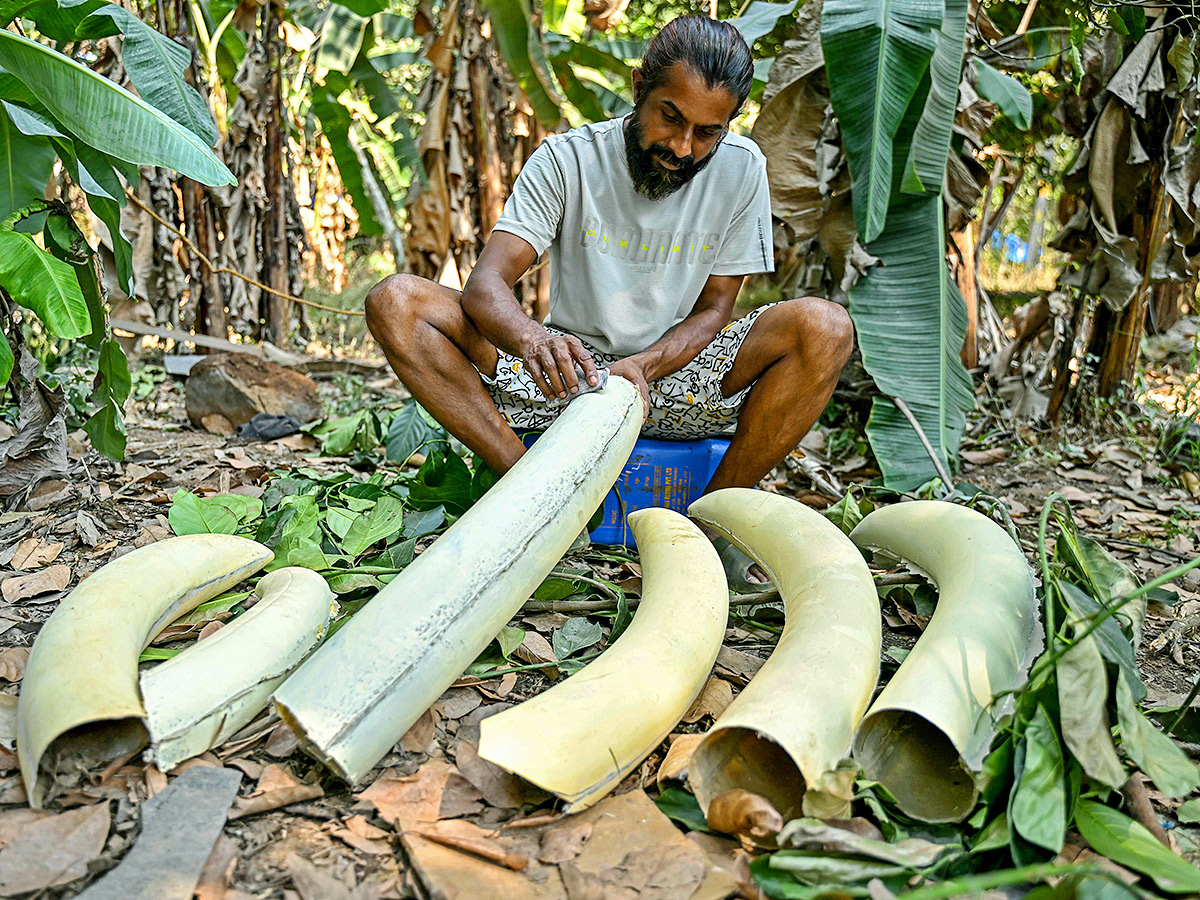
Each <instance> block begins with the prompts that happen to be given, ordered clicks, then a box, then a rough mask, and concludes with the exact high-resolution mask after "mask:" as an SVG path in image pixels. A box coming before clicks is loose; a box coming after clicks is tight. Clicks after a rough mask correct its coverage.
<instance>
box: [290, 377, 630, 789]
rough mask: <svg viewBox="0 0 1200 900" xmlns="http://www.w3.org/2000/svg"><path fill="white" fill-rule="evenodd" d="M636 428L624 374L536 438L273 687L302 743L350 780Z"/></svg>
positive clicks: (493, 616)
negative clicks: (478, 497) (439, 533)
mask: <svg viewBox="0 0 1200 900" xmlns="http://www.w3.org/2000/svg"><path fill="white" fill-rule="evenodd" d="M641 424H642V399H641V395H640V394H639V392H638V390H637V388H635V387H634V386H633V385H632V384H631V383H630V382H628V381H626V380H625V379H623V378H611V379H610V380H609V382H608V386H607V387H606V388H605V389H604V390H602V391H597V392H595V393H591V394H587V395H586V396H582V397H579V398H577V399H575V400H572V401H571V403H570V404H569V405H568V406H567V408H566V409H565V410H564V411H563V413H562V415H560V416H559V418H558V420H557V421H556V422H555V423H554V424H553V425H552V426H550V428H549V430H547V431H546V433H545V434H544V435H542V437H541V438H540V439H539V440H538V442H537V443H536V444H535V445H534V446H533V447H532V448H531V449H530V450H529V451H528V452H527V453H526V454H525V455H524V456H523V457H521V459H520V460H519V461H518V462H517V464H516V465H515V466H513V467H512V469H510V470H509V471H508V473H507V474H506V475H505V476H504V477H503V478H501V479H500V481H499V482H497V483H496V485H495V486H494V487H493V488H492V489H491V490H490V491H488V492H487V494H485V495H484V497H483V498H482V499H481V500H480V501H479V502H478V503H476V504H475V506H473V507H472V508H471V509H470V510H468V511H467V512H466V513H465V514H464V515H463V517H462V518H461V519H459V520H458V521H457V522H455V523H454V525H453V526H451V528H450V529H449V530H448V531H447V532H446V533H445V534H443V535H442V536H441V537H440V538H438V539H437V541H436V542H435V543H434V544H433V546H431V547H430V548H429V549H428V550H426V551H425V552H424V553H422V554H421V555H420V556H418V557H417V558H416V559H415V560H414V561H413V562H412V563H410V564H409V566H408V568H406V569H405V570H404V571H403V572H402V573H400V575H398V576H397V577H396V578H395V579H394V580H392V581H391V582H390V583H388V585H387V586H386V587H384V588H383V589H382V590H381V591H380V592H379V593H378V594H377V595H376V596H375V597H374V598H373V599H372V600H371V602H370V603H368V604H367V605H366V606H364V607H363V608H362V609H360V610H359V611H358V612H357V613H355V615H354V618H353V619H351V620H350V622H349V623H347V625H346V626H345V627H344V628H342V629H340V630H339V631H338V632H337V633H336V634H334V635H333V637H331V638H330V639H329V640H328V641H326V642H325V644H324V645H323V646H322V647H321V648H320V649H318V650H317V652H316V653H314V654H313V655H312V658H311V659H309V660H308V661H307V662H305V663H304V664H303V665H302V666H300V668H299V669H297V670H296V672H295V674H293V675H292V677H291V678H289V679H288V680H287V681H285V682H284V683H283V686H282V687H280V688H279V690H278V691H276V692H275V705H276V708H277V709H278V710H279V714H280V716H282V717H283V720H284V721H285V722H287V723H288V725H289V726H290V727H291V728H292V730H293V731H295V732H296V734H297V736H298V737H299V738H300V740H301V743H302V745H303V746H304V747H305V748H306V749H307V750H309V751H310V752H311V753H313V754H314V755H315V756H317V757H318V758H319V759H321V760H322V761H323V762H324V763H325V764H326V765H328V766H329V767H330V768H331V769H333V770H334V771H335V772H337V773H338V774H339V775H341V776H342V777H343V778H345V779H346V780H347V781H349V782H351V783H355V782H358V781H360V780H361V779H362V778H363V776H365V775H366V774H367V773H368V772H370V771H371V768H372V766H374V765H375V763H377V762H378V761H379V760H380V759H381V758H382V757H383V755H384V754H385V753H387V752H388V750H390V749H391V748H392V746H393V745H394V744H395V743H396V741H398V740H399V739H400V738H401V736H403V734H404V732H405V731H406V730H408V728H409V726H410V725H412V724H413V723H414V722H415V721H416V720H417V719H418V718H419V717H420V715H421V713H422V712H424V711H425V710H426V709H428V708H429V706H430V704H432V703H433V702H434V700H436V699H437V698H438V697H439V696H440V695H441V693H442V692H443V691H444V690H445V689H446V688H447V687H449V686H450V684H451V683H452V682H453V681H454V679H455V678H457V677H458V676H459V675H461V674H462V672H463V670H464V669H466V667H467V666H468V665H470V663H471V661H472V660H473V659H475V657H476V656H478V655H479V653H480V652H481V651H482V650H483V649H484V647H486V646H487V644H488V642H489V641H491V640H492V638H494V637H495V636H496V635H497V634H498V633H499V631H500V629H501V628H502V627H503V626H504V624H505V623H506V622H507V621H508V620H509V619H510V618H512V616H513V614H514V613H516V611H517V610H518V609H520V608H521V605H522V604H523V603H524V602H525V601H526V600H527V599H528V598H529V595H530V594H531V593H533V591H534V589H536V588H537V586H538V585H539V584H540V583H541V582H542V580H543V579H544V578H545V577H546V575H547V574H549V572H550V570H551V569H552V568H553V567H554V564H555V563H556V562H558V560H559V559H560V558H561V557H562V554H563V553H564V552H565V551H566V550H567V548H568V547H569V546H570V545H571V542H572V541H573V540H574V539H575V538H576V537H578V536H579V532H580V530H581V529H582V528H583V527H584V525H586V524H587V520H588V517H589V516H591V514H592V513H593V512H595V510H596V507H597V506H599V505H600V502H601V501H602V500H603V499H604V495H605V494H606V493H607V492H608V489H609V488H610V487H612V485H613V482H615V481H616V479H617V475H618V474H619V473H620V471H621V466H622V465H624V463H625V461H626V460H627V459H628V458H629V454H630V452H631V451H632V450H633V444H634V441H635V440H637V435H638V430H639V428H640V427H641Z"/></svg>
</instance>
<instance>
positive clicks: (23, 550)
mask: <svg viewBox="0 0 1200 900" xmlns="http://www.w3.org/2000/svg"><path fill="white" fill-rule="evenodd" d="M62 549H63V545H62V544H61V543H56V544H48V543H45V542H44V541H40V540H38V539H37V538H34V537H31V538H26V539H25V540H23V541H21V543H19V544H17V552H16V553H14V554H13V558H12V561H11V565H12V567H13V568H14V569H21V570H23V571H26V572H27V571H29V570H30V569H40V568H41V567H42V566H48V565H49V564H50V563H52V562H54V560H56V559H58V554H60V553H62Z"/></svg>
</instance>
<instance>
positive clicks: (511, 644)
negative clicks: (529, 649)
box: [496, 625, 525, 659]
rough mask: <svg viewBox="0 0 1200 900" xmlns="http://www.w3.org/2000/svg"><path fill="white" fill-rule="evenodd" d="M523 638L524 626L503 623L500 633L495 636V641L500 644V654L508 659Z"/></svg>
mask: <svg viewBox="0 0 1200 900" xmlns="http://www.w3.org/2000/svg"><path fill="white" fill-rule="evenodd" d="M523 640H525V629H524V628H517V627H515V626H513V625H505V626H504V627H503V628H501V629H500V634H498V635H497V636H496V641H497V643H499V645H500V655H501V656H503V657H504V658H505V659H508V658H509V657H510V656H512V655H513V653H515V652H516V649H517V648H518V647H520V646H521V642H522V641H523Z"/></svg>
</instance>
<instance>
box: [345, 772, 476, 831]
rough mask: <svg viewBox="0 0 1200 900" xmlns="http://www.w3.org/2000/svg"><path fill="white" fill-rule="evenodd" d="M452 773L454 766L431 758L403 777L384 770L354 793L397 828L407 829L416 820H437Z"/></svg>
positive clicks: (416, 821)
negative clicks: (358, 792) (369, 784)
mask: <svg viewBox="0 0 1200 900" xmlns="http://www.w3.org/2000/svg"><path fill="white" fill-rule="evenodd" d="M453 772H454V768H453V766H451V765H450V764H449V763H448V762H446V761H445V760H443V759H431V760H430V761H429V762H427V763H425V765H423V766H421V768H419V769H417V771H416V772H415V773H413V774H412V775H409V776H406V777H403V778H398V777H396V776H394V775H389V774H388V773H387V772H385V773H384V774H383V775H381V776H380V777H379V778H377V779H375V782H374V783H373V784H372V785H371V786H370V787H368V788H367V789H366V790H365V791H363V792H362V793H360V794H358V795H357V796H358V798H359V799H360V800H366V801H368V802H369V803H371V805H373V806H374V807H375V809H376V810H378V812H379V814H380V815H381V816H383V818H384V819H386V820H387V821H388V822H391V823H392V824H393V825H394V826H397V827H400V828H410V827H412V826H414V825H415V824H416V823H418V822H436V821H437V820H438V819H440V818H441V808H442V795H443V794H444V793H445V790H446V782H447V781H448V780H449V778H450V775H451V774H452V773H453Z"/></svg>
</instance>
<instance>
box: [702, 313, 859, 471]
mask: <svg viewBox="0 0 1200 900" xmlns="http://www.w3.org/2000/svg"><path fill="white" fill-rule="evenodd" d="M853 349H854V326H853V325H852V324H851V322H850V316H849V314H847V312H846V310H845V309H843V308H842V307H841V306H839V305H838V304H836V303H831V302H830V301H828V300H820V299H818V298H816V297H803V298H801V299H798V300H787V301H785V302H783V303H779V304H776V305H775V306H773V307H771V308H770V309H768V310H765V311H764V312H763V313H762V315H760V316H759V317H758V319H757V320H756V321H755V323H754V324H753V325H752V326H751V328H750V332H749V334H747V335H746V339H745V340H744V341H743V342H742V346H741V347H740V348H739V349H738V352H737V358H736V359H735V360H734V363H733V368H731V369H730V370H729V372H728V373H727V374H726V375H725V378H724V379H723V380H722V382H721V393H722V395H723V396H725V397H731V396H733V394H735V393H737V392H738V391H740V390H742V389H743V388H745V387H746V386H747V385H751V384H753V385H754V386H753V387H752V388H751V389H750V393H749V394H747V396H746V402H745V405H743V407H742V411H741V413H740V414H739V416H738V424H737V429H736V430H735V432H734V436H733V440H732V441H731V442H730V444H729V449H728V450H727V451H726V452H725V457H724V459H722V460H721V464H720V465H719V466H718V467H717V471H716V472H715V473H714V474H713V477H712V480H711V481H710V482H709V484H708V487H707V488H706V489H705V493H708V492H709V491H715V490H718V489H719V488H727V487H754V486H755V485H756V484H758V482H759V481H760V480H761V479H762V478H763V476H765V475H766V474H767V473H768V472H770V471H771V469H773V468H774V467H775V466H777V465H778V464H779V462H780V461H781V460H782V459H783V458H784V457H785V456H787V454H788V453H790V452H791V451H792V450H793V449H794V448H795V446H796V445H797V444H798V443H800V439H801V438H802V437H804V435H805V434H807V433H808V430H809V429H810V428H812V426H813V423H814V422H816V421H817V417H818V416H820V415H821V411H822V410H823V409H824V408H825V404H826V403H828V402H829V398H830V397H831V396H832V395H833V389H834V387H835V386H836V385H837V380H838V375H840V374H841V371H842V367H843V366H845V364H846V360H848V359H849V358H850V353H851V352H852V351H853Z"/></svg>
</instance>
